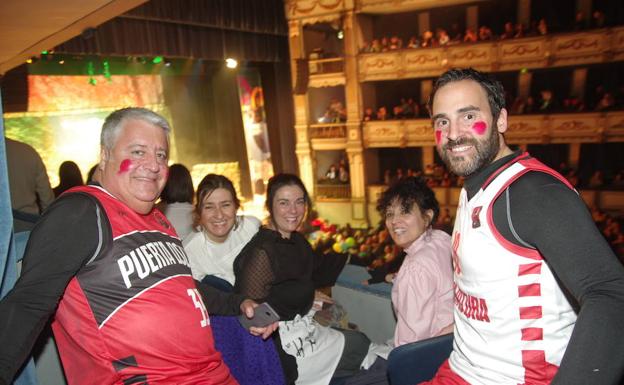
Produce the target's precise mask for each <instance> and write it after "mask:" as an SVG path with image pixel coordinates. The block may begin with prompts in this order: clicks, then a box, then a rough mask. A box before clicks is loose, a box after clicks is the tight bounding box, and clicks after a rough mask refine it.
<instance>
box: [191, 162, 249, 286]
mask: <svg viewBox="0 0 624 385" xmlns="http://www.w3.org/2000/svg"><path fill="white" fill-rule="evenodd" d="M239 208H240V200H239V199H238V197H237V196H236V190H235V189H234V185H233V184H232V181H230V180H229V179H228V178H227V177H225V176H223V175H217V174H208V175H206V176H205V177H204V179H202V181H201V182H200V183H199V186H197V203H196V206H195V231H193V232H192V233H191V234H190V235H189V236H188V237H187V238H186V239H185V240H184V250H185V251H186V253H187V254H188V256H189V260H190V262H191V270H192V271H193V277H194V278H195V279H196V280H198V281H201V280H203V279H204V278H206V276H210V277H211V278H209V280H208V281H207V283H209V284H213V283H214V284H213V286H218V288H221V289H222V288H223V284H224V283H223V282H221V284H217V283H216V282H219V281H217V280H215V279H214V278H217V279H219V280H223V281H225V282H226V283H227V284H226V285H225V287H229V289H228V290H229V291H231V289H232V288H233V287H234V259H235V258H236V256H237V255H238V254H239V253H240V251H241V250H242V249H243V247H244V246H245V245H246V244H247V242H249V240H250V239H251V238H253V236H254V235H255V234H256V233H257V232H258V228H259V227H260V221H259V220H258V219H257V218H256V217H253V216H248V215H237V211H238V209H239Z"/></svg>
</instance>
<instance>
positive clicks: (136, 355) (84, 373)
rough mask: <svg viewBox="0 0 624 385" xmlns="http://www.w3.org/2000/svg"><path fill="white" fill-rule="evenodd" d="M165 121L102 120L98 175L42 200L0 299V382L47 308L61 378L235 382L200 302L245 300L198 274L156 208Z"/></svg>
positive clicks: (229, 305)
mask: <svg viewBox="0 0 624 385" xmlns="http://www.w3.org/2000/svg"><path fill="white" fill-rule="evenodd" d="M169 131H170V128H169V124H168V123H167V121H166V120H165V119H164V118H163V117H161V116H160V115H158V114H156V113H154V112H152V111H150V110H147V109H143V108H125V109H121V110H118V111H115V112H113V113H112V114H110V115H109V116H108V117H107V118H106V120H105V122H104V125H103V127H102V134H101V161H100V165H99V169H100V171H101V173H100V177H99V182H100V185H89V186H81V187H77V188H74V189H72V190H69V191H68V192H66V193H64V194H63V195H62V196H61V197H60V198H59V199H58V200H57V201H56V202H55V203H54V204H53V205H51V206H50V208H49V209H48V210H47V211H46V213H45V214H44V216H43V217H42V219H41V220H40V221H39V223H38V224H37V225H36V227H35V229H34V230H33V232H32V234H31V237H30V240H29V244H28V246H27V249H26V253H25V257H24V264H23V270H22V276H21V277H20V279H19V280H18V282H17V283H16V286H15V288H14V289H13V290H12V291H11V292H10V293H9V294H8V295H7V297H6V298H4V299H3V300H2V302H0V314H1V317H0V346H2V349H1V351H0V384H9V383H11V380H12V379H13V376H14V375H15V372H16V371H17V370H18V368H19V367H20V366H21V364H22V363H23V362H24V360H25V359H26V357H27V356H28V354H29V353H30V350H31V349H32V346H33V344H34V342H35V340H36V338H37V336H38V335H39V333H40V331H41V329H42V328H43V326H44V325H45V323H46V322H47V320H48V318H50V316H52V315H54V322H53V324H52V328H53V331H54V335H55V337H56V342H57V345H58V348H59V352H60V355H61V359H62V362H63V367H64V370H65V374H66V377H67V380H68V382H69V383H70V384H93V383H98V384H138V383H142V384H143V383H149V384H152V385H153V384H223V385H231V384H237V382H236V380H235V379H234V378H233V377H232V375H231V374H230V371H229V369H228V368H227V366H226V365H225V364H224V363H223V361H222V359H221V355H220V353H219V352H217V351H216V350H215V348H214V341H213V336H212V330H211V327H210V321H209V318H208V311H207V309H209V310H210V311H211V312H215V313H220V314H237V313H238V312H239V310H240V311H243V312H244V313H245V314H246V315H247V316H248V317H251V316H252V315H253V307H254V306H255V303H253V302H252V301H250V300H243V298H241V297H237V296H226V295H220V294H219V292H218V291H216V290H211V289H210V288H208V287H205V286H202V285H200V284H197V283H196V282H195V281H194V280H193V278H192V276H191V270H190V267H189V261H188V258H187V256H186V254H185V252H184V249H183V247H182V244H181V242H180V239H179V238H178V237H177V235H176V233H175V230H174V229H173V227H172V226H171V224H170V223H169V222H168V221H167V219H166V218H165V216H164V215H163V214H162V213H161V212H160V211H158V210H157V209H155V208H154V202H155V201H156V199H157V198H158V197H159V196H160V193H161V191H162V189H163V188H164V186H165V182H166V180H167V173H168V166H167V162H168V159H169ZM205 305H207V306H205ZM274 329H275V325H271V326H269V327H267V328H256V329H253V330H252V333H254V334H256V335H262V336H263V337H267V336H268V335H269V334H270V333H271V332H272V331H273V330H274Z"/></svg>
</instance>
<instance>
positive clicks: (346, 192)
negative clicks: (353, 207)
mask: <svg viewBox="0 0 624 385" xmlns="http://www.w3.org/2000/svg"><path fill="white" fill-rule="evenodd" d="M316 198H320V199H349V198H351V186H350V185H349V184H324V183H317V184H316Z"/></svg>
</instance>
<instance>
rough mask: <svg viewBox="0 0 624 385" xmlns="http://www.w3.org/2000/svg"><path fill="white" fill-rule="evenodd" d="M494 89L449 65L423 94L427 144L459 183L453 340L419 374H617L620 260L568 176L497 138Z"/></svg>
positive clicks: (528, 380)
mask: <svg viewBox="0 0 624 385" xmlns="http://www.w3.org/2000/svg"><path fill="white" fill-rule="evenodd" d="M504 95H505V93H504V89H503V87H502V85H501V83H500V82H498V81H496V80H495V79H493V78H491V77H490V76H489V75H488V74H485V73H482V72H479V71H476V70H474V69H470V68H468V69H459V68H458V69H452V70H449V71H447V72H445V73H444V74H442V75H441V76H440V78H438V79H437V80H436V82H435V83H434V86H433V91H432V95H431V97H430V102H429V103H430V107H431V108H430V109H429V111H431V120H432V124H433V131H434V138H435V142H436V149H437V151H438V154H439V155H440V158H442V160H443V161H444V162H445V164H446V166H447V167H448V169H449V170H450V171H451V172H453V173H455V174H456V175H459V176H463V177H464V178H465V183H464V187H463V189H462V191H461V193H460V195H459V203H458V207H457V211H456V215H455V226H454V229H453V235H452V239H453V242H452V245H453V246H452V248H453V268H454V276H453V277H454V287H453V289H454V295H455V309H454V321H455V328H454V333H453V334H454V342H453V351H452V353H451V355H450V358H449V359H448V361H447V362H445V363H444V364H443V365H442V366H441V367H440V369H439V371H438V373H437V374H436V377H435V378H434V379H433V380H432V381H430V382H428V384H430V385H442V384H444V385H446V384H451V383H452V384H457V385H459V384H482V385H499V384H552V385H560V384H565V385H586V384H592V385H607V384H620V383H621V380H622V379H623V378H624V350H622V341H623V340H624V339H623V338H622V333H621V332H619V330H620V329H621V326H622V324H623V323H624V268H623V267H622V265H621V264H620V263H619V261H618V260H617V258H616V257H615V255H614V254H613V251H612V250H611V249H610V247H609V244H608V243H607V242H606V241H605V239H604V238H603V237H602V235H601V234H600V232H599V231H598V229H597V228H596V225H595V223H594V222H593V220H592V217H591V215H590V213H589V211H588V210H587V206H586V205H585V203H584V202H583V199H581V197H579V194H578V193H577V192H576V191H575V189H574V188H573V187H572V186H571V184H570V183H569V182H568V181H566V180H565V178H564V177H563V176H562V175H560V174H559V173H557V172H556V171H555V170H553V169H551V168H550V167H547V166H545V165H544V164H543V163H541V162H539V161H538V160H537V159H535V158H533V157H531V156H530V155H529V154H528V153H526V152H523V151H522V150H517V151H513V150H511V149H510V148H509V147H508V145H507V144H506V139H505V136H504V134H505V133H506V131H507V129H508V127H509V122H508V119H507V110H506V109H505V98H504Z"/></svg>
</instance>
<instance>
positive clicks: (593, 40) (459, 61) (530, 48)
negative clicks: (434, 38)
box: [358, 27, 624, 81]
mask: <svg viewBox="0 0 624 385" xmlns="http://www.w3.org/2000/svg"><path fill="white" fill-rule="evenodd" d="M621 60H624V27H616V28H604V29H595V30H589V31H584V32H573V33H559V34H551V35H544V36H539V37H527V38H521V39H508V40H498V41H490V42H479V43H473V44H457V45H447V46H443V47H436V48H413V49H402V50H398V51H390V52H382V53H363V54H360V55H358V71H359V74H358V76H359V80H360V81H374V80H390V79H401V78H419V77H433V76H438V75H440V74H441V73H443V72H444V71H446V70H447V69H449V68H453V67H473V68H475V69H479V70H481V71H487V72H500V71H515V70H521V69H532V68H548V67H563V66H574V65H586V64H592V63H607V62H615V61H621Z"/></svg>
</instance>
